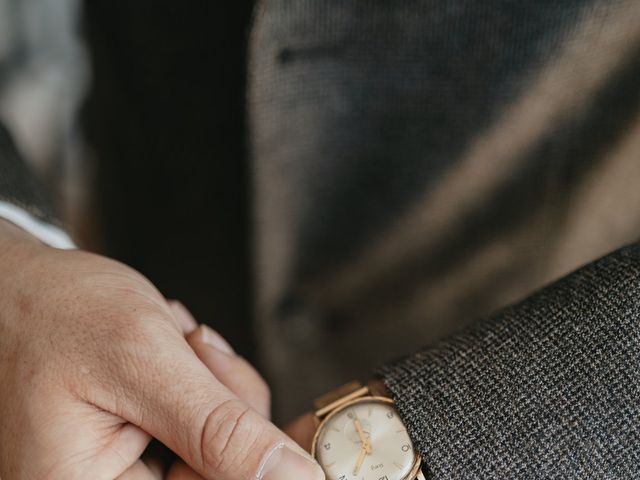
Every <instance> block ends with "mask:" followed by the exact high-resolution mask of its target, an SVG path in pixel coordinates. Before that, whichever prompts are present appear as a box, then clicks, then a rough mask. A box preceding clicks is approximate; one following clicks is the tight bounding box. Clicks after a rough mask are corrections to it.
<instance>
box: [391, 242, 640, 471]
mask: <svg viewBox="0 0 640 480" xmlns="http://www.w3.org/2000/svg"><path fill="white" fill-rule="evenodd" d="M638 366H640V247H639V246H637V245H636V246H633V247H628V248H624V249H622V250H619V251H617V252H615V253H612V254H611V255H609V256H607V257H605V258H603V259H601V260H598V261H596V262H594V263H592V264H590V265H588V266H587V267H584V268H582V269H580V270H578V271H577V272H575V273H572V274H571V275H569V276H568V277H566V278H564V279H562V280H560V281H558V282H556V283H555V284H554V285H552V286H550V287H547V288H545V289H543V290H541V291H540V292H538V293H536V294H535V295H533V296H531V297H530V298H528V299H527V300H525V301H523V302H521V303H519V304H517V305H515V306H512V307H509V308H507V309H505V310H503V311H502V312H500V313H498V314H496V315H494V316H492V317H490V318H488V319H486V320H483V321H481V322H478V323H477V324H475V325H473V326H472V327H469V328H467V329H466V330H465V331H463V332H460V333H459V334H457V335H454V336H452V337H451V338H448V339H446V340H443V341H441V342H438V343H437V344H435V345H433V346H432V347H431V348H428V349H425V350H423V351H422V352H420V353H418V354H416V355H415V356H412V357H409V358H406V359H403V360H400V361H398V362H397V363H395V364H391V365H388V366H386V367H384V368H383V369H382V371H381V374H382V375H383V376H384V378H385V379H386V381H387V385H388V386H389V388H390V389H391V390H392V391H393V392H394V394H395V397H396V399H397V402H398V406H399V408H400V411H401V412H402V414H403V416H404V418H405V419H406V420H407V422H408V426H409V429H410V431H411V433H412V434H413V438H414V439H415V442H416V445H417V447H418V450H419V451H420V452H421V453H422V455H423V456H424V458H425V464H426V472H425V473H428V475H427V477H428V478H532V479H533V478H557V479H563V478H621V479H622V478H629V479H630V478H639V477H640V448H638V447H639V446H640V370H639V369H638Z"/></svg>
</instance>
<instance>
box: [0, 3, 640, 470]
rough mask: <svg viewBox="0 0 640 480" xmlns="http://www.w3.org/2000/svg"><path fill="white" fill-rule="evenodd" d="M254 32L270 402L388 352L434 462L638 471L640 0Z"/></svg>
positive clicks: (342, 20)
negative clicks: (272, 397) (272, 390)
mask: <svg viewBox="0 0 640 480" xmlns="http://www.w3.org/2000/svg"><path fill="white" fill-rule="evenodd" d="M250 47H251V48H250V57H251V58H250V63H249V91H248V114H249V118H250V124H249V125H248V127H249V135H250V148H251V158H252V169H253V195H252V200H253V202H254V212H253V217H252V219H251V221H252V222H253V225H254V233H255V235H254V244H255V256H254V257H253V258H254V260H255V268H254V271H255V278H254V280H255V286H256V292H255V296H256V312H255V328H256V330H257V332H258V335H257V337H258V339H259V342H260V351H261V362H262V364H261V366H262V368H263V369H264V370H265V371H266V372H267V374H268V376H269V380H270V383H271V385H272V386H273V389H274V396H275V398H276V410H277V415H278V416H279V417H280V418H285V417H287V418H291V417H292V416H294V415H295V414H297V413H300V412H302V411H303V410H307V409H308V408H309V405H310V400H311V398H313V397H314V396H317V395H319V394H321V393H324V392H325V391H327V390H329V389H331V388H333V387H334V386H336V385H337V384H338V383H341V382H344V381H347V380H350V379H352V378H357V377H359V378H366V377H367V376H368V375H370V374H371V373H372V371H373V370H374V367H375V366H376V365H383V367H381V368H380V369H379V370H378V373H379V375H381V376H382V377H383V378H384V380H385V382H386V383H387V385H388V386H389V387H390V389H391V391H392V392H393V394H394V397H395V399H396V400H397V402H398V407H399V410H400V412H401V414H402V416H403V419H404V420H405V422H406V424H407V425H408V427H409V430H410V432H411V434H412V437H413V439H414V441H415V443H416V447H417V449H418V450H419V452H420V453H421V454H422V455H423V456H424V458H425V473H426V474H427V476H429V477H430V478H451V479H460V478H465V479H466V478H469V479H473V478H505V479H506V478H559V479H560V478H562V479H566V478H576V479H577V478H585V477H593V478H620V479H626V478H635V477H638V476H640V458H639V456H638V445H640V428H639V425H640V401H639V395H638V394H639V393H640V391H639V390H640V338H639V337H640V296H639V294H640V250H638V247H637V246H632V247H628V248H626V249H622V250H618V249H619V248H620V247H622V246H623V245H626V244H632V243H634V242H636V241H637V239H638V237H639V235H640V189H639V188H637V184H638V179H640V162H639V161H638V156H639V155H640V120H639V108H638V107H639V106H640V84H639V83H638V81H637V80H638V78H640V77H639V74H640V55H639V54H638V52H640V4H639V3H638V2H635V1H634V0H626V1H625V0H617V1H613V2H612V1H604V0H602V1H595V0H569V1H566V2H558V1H550V0H549V1H537V2H506V1H505V2H487V1H477V0H455V1H448V2H433V1H425V0H398V1H394V2H378V1H374V2H372V1H360V0H264V1H262V2H259V4H258V6H257V7H256V11H255V15H254V22H253V26H252V30H251V41H250ZM38 191H39V190H38V188H37V186H36V185H35V183H34V182H33V180H32V179H31V176H30V175H29V172H28V170H27V169H26V168H25V167H24V165H22V163H21V162H20V161H19V159H18V156H17V154H16V153H15V149H14V148H13V146H12V143H11V142H10V140H9V137H8V136H7V135H6V133H4V132H3V133H2V134H1V135H0V198H2V199H3V200H7V201H10V202H14V203H16V204H18V205H21V206H26V207H27V208H29V209H30V210H31V211H32V212H34V213H35V214H36V215H39V216H41V217H43V218H51V217H50V216H48V214H47V211H48V210H47V206H46V205H47V204H46V202H44V201H43V200H41V199H40V197H39V194H38ZM221 234H224V232H221ZM612 251H615V253H612V254H609V252H612ZM606 254H609V255H608V256H605V257H604V258H603V259H601V260H597V259H598V258H599V257H602V256H604V255H606ZM585 264H587V266H586V267H584V268H581V269H580V270H577V271H576V272H575V273H571V272H573V271H575V270H576V269H577V268H578V267H581V266H583V265H585ZM567 275H568V276H567ZM545 286H546V287H545ZM542 287H545V288H544V289H543V290H540V288H542ZM536 291H538V293H534V292H536ZM523 299H524V300H523ZM511 304H513V305H515V306H512V307H506V309H505V306H507V305H511ZM495 311H498V312H499V313H497V314H492V313H491V312H495ZM478 319H480V320H478ZM425 345H426V347H425ZM411 352H417V353H413V354H412V353H411ZM407 355H408V356H407ZM393 358H396V360H395V361H392V362H391V363H389V362H390V359H393Z"/></svg>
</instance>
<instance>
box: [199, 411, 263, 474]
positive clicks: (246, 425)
mask: <svg viewBox="0 0 640 480" xmlns="http://www.w3.org/2000/svg"><path fill="white" fill-rule="evenodd" d="M260 430H261V427H260V416H259V415H258V414H257V413H256V412H255V411H254V410H252V409H251V408H249V407H248V406H246V405H245V404H243V403H242V402H240V401H239V400H236V399H230V400H227V401H225V402H223V403H221V404H220V405H218V406H217V407H215V408H214V409H213V410H212V411H211V412H210V413H209V415H208V416H207V418H206V420H205V422H204V425H203V427H202V434H201V440H200V456H201V458H202V463H203V466H204V469H205V470H208V471H215V472H217V473H219V474H224V473H226V472H230V471H237V470H238V468H239V467H240V466H241V465H242V463H243V462H245V461H246V452H247V451H251V450H252V446H253V445H254V444H255V443H257V442H258V440H259V438H260Z"/></svg>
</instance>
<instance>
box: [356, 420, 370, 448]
mask: <svg viewBox="0 0 640 480" xmlns="http://www.w3.org/2000/svg"><path fill="white" fill-rule="evenodd" d="M353 423H354V425H355V426H356V431H357V432H358V436H359V437H360V443H362V448H364V449H365V450H366V451H367V453H371V440H370V439H368V438H367V436H366V435H365V433H364V430H363V429H362V424H361V423H360V420H359V419H358V417H356V418H355V419H354V420H353Z"/></svg>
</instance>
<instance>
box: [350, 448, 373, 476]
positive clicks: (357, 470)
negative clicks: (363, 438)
mask: <svg viewBox="0 0 640 480" xmlns="http://www.w3.org/2000/svg"><path fill="white" fill-rule="evenodd" d="M369 453H371V445H370V444H369V443H368V442H366V443H363V444H362V450H360V455H359V456H358V461H357V462H356V468H354V469H353V474H354V475H358V473H360V469H361V468H362V464H363V463H364V459H365V457H366V456H367V455H368V454H369Z"/></svg>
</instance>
